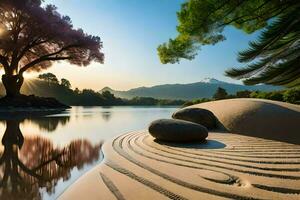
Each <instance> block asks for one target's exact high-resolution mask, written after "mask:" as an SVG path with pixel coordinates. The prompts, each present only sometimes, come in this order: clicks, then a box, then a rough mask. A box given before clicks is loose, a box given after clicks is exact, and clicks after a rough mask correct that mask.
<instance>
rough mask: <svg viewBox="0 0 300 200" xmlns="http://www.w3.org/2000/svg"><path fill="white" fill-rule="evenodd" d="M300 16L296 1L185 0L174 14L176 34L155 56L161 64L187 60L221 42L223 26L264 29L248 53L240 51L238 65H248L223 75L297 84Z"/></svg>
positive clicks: (247, 80) (250, 30) (253, 81)
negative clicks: (157, 56)
mask: <svg viewBox="0 0 300 200" xmlns="http://www.w3.org/2000/svg"><path fill="white" fill-rule="evenodd" d="M299 12H300V1H297V0H296V1H295V0H284V1H282V0H251V1H250V0H245V1H240V0H189V1H187V2H185V3H184V4H183V5H182V7H181V10H180V11H179V12H178V13H177V16H178V21H179V24H178V26H177V31H178V33H179V35H178V36H177V38H175V39H170V40H169V42H168V43H164V44H162V45H160V46H159V47H158V54H159V56H160V59H161V62H162V63H164V64H166V63H175V62H179V60H180V59H182V58H184V59H189V60H191V59H193V58H194V57H195V55H196V53H197V50H198V49H199V48H200V46H201V45H214V44H216V43H218V42H220V41H223V40H225V39H226V38H225V36H224V35H223V34H222V33H223V30H224V28H225V27H226V26H234V27H235V28H237V29H241V30H243V31H244V32H246V33H253V32H254V31H256V30H259V29H262V28H265V29H264V31H263V32H262V33H261V35H260V36H259V38H258V40H257V41H254V42H251V43H250V44H249V49H248V50H246V51H242V52H240V53H239V58H238V59H239V61H240V62H242V63H250V64H248V65H247V66H246V67H244V68H241V69H236V68H233V69H230V70H228V71H226V75H227V76H230V77H232V78H236V79H242V80H243V81H244V83H245V84H248V85H254V84H258V83H267V84H273V85H285V86H288V87H293V86H296V85H300V78H299V77H300V71H299V64H298V63H299V60H300V55H299V52H300V51H299V50H300V39H299V38H300V34H299V31H300V30H299V27H300V20H299ZM182 38H184V39H182ZM252 61H253V62H252Z"/></svg>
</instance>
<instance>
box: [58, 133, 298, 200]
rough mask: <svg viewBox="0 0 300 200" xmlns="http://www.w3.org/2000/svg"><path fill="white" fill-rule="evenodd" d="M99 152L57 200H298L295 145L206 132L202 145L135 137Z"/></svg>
mask: <svg viewBox="0 0 300 200" xmlns="http://www.w3.org/2000/svg"><path fill="white" fill-rule="evenodd" d="M103 152H104V155H105V159H104V161H103V162H102V163H101V164H100V165H98V166H97V167H95V168H94V169H93V170H92V171H90V172H89V173H88V174H86V175H84V176H83V177H81V178H80V179H79V180H78V181H77V182H76V183H75V184H73V185H72V186H71V187H70V188H69V189H67V191H66V192H65V193H63V194H62V195H61V197H60V199H89V200H93V199H205V198H206V199H299V198H300V145H294V144H289V143H283V142H278V141H272V140H265V139H259V138H255V137H249V136H242V135H237V134H228V133H212V132H211V133H209V137H208V140H207V143H206V144H204V145H203V144H202V145H199V144H185V145H174V144H166V143H164V144H159V143H157V142H156V141H154V138H153V137H151V136H150V135H149V134H148V132H147V131H140V132H133V133H129V134H125V135H122V136H119V137H118V138H115V139H114V140H112V141H109V142H107V143H105V145H104V148H103Z"/></svg>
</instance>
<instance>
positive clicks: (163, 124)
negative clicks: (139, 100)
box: [149, 119, 208, 142]
mask: <svg viewBox="0 0 300 200" xmlns="http://www.w3.org/2000/svg"><path fill="white" fill-rule="evenodd" d="M149 133H150V134H151V135H152V136H153V137H155V138H156V139H158V140H161V141H169V142H196V141H203V140H204V139H205V138H206V137H207V136H208V131H207V129H206V128H205V127H204V126H202V125H200V124H196V123H193V122H187V121H183V120H176V119H159V120H155V121H153V122H152V123H151V124H150V126H149Z"/></svg>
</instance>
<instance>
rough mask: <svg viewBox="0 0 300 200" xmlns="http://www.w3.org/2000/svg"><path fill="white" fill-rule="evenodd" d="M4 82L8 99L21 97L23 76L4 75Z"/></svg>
mask: <svg viewBox="0 0 300 200" xmlns="http://www.w3.org/2000/svg"><path fill="white" fill-rule="evenodd" d="M2 82H3V85H4V88H5V91H6V97H12V98H13V97H16V96H19V95H20V90H21V87H22V85H23V82H24V78H23V76H22V75H20V74H18V75H6V74H4V75H2Z"/></svg>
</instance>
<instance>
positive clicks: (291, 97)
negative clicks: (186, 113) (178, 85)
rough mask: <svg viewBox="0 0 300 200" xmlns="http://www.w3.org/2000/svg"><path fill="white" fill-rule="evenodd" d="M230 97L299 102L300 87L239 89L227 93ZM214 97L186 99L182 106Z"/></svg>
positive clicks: (206, 100) (228, 97)
mask: <svg viewBox="0 0 300 200" xmlns="http://www.w3.org/2000/svg"><path fill="white" fill-rule="evenodd" d="M232 98H258V99H269V100H273V101H283V102H287V103H293V104H300V87H295V88H292V89H287V90H282V91H273V92H261V91H253V92H251V91H248V90H244V91H239V92H237V93H236V95H227V97H226V99H232ZM214 100H215V99H213V98H212V99H207V98H203V99H196V100H193V101H187V102H186V103H184V104H183V107H186V106H191V105H194V104H199V103H204V102H208V101H214Z"/></svg>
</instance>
